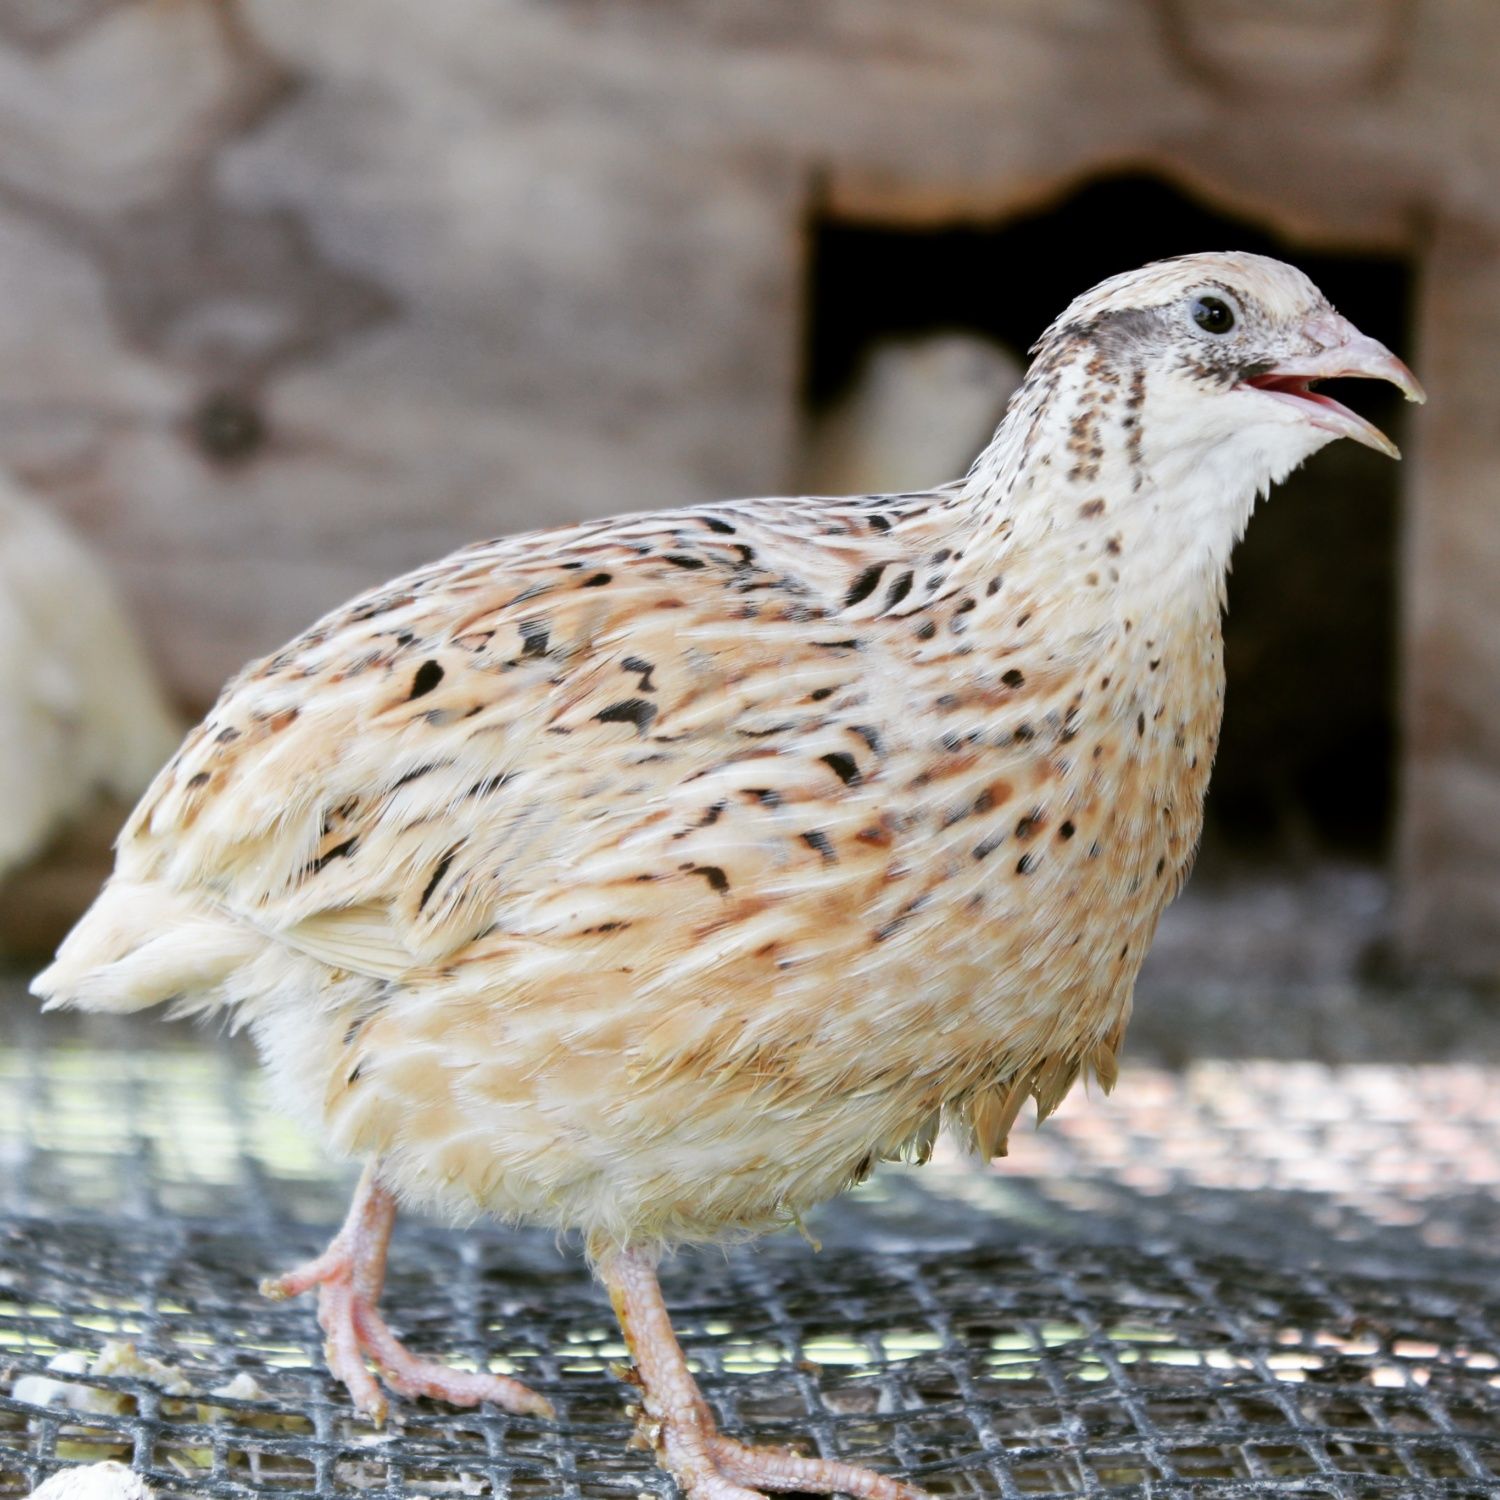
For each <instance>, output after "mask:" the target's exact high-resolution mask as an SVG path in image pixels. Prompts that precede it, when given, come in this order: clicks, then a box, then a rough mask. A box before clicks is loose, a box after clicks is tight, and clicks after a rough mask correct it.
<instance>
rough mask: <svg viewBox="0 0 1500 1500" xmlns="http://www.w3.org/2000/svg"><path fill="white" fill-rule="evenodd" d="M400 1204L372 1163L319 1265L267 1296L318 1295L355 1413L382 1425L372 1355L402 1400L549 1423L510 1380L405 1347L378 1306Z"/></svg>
mask: <svg viewBox="0 0 1500 1500" xmlns="http://www.w3.org/2000/svg"><path fill="white" fill-rule="evenodd" d="M395 1222H396V1200H395V1199H394V1198H393V1197H392V1196H391V1195H390V1194H389V1193H388V1192H387V1191H386V1190H385V1189H384V1188H383V1187H381V1186H380V1184H379V1182H377V1181H376V1177H375V1165H374V1163H373V1162H372V1163H371V1164H370V1165H369V1166H367V1167H366V1168H365V1171H364V1175H363V1176H362V1177H361V1178H360V1179H359V1186H358V1187H357V1188H356V1189H355V1190H354V1202H353V1203H351V1204H350V1205H349V1216H348V1218H346V1219H345V1220H344V1227H343V1228H342V1229H340V1230H339V1232H338V1233H337V1234H336V1235H335V1236H334V1237H333V1240H332V1241H331V1243H330V1244H329V1246H328V1248H327V1249H326V1250H325V1251H324V1252H323V1253H322V1254H321V1255H319V1256H318V1257H317V1258H316V1259H314V1260H310V1261H307V1262H305V1263H304V1264H303V1265H300V1266H296V1267H294V1268H293V1269H292V1270H290V1271H288V1272H287V1273H286V1274H285V1275H284V1276H276V1277H273V1278H271V1279H269V1280H267V1281H264V1282H262V1283H261V1288H260V1289H261V1291H262V1292H263V1293H264V1294H265V1295H266V1296H267V1297H274V1298H276V1299H278V1300H279V1299H281V1298H283V1297H298V1296H301V1294H302V1293H303V1292H306V1291H310V1290H311V1289H312V1288H313V1287H317V1289H318V1322H319V1323H320V1324H321V1325H322V1328H323V1333H324V1336H325V1342H324V1345H323V1349H324V1353H325V1355H326V1356H327V1359H328V1368H329V1369H330V1370H331V1371H332V1372H333V1374H334V1375H335V1376H336V1377H337V1378H338V1379H339V1380H341V1381H342V1382H343V1383H344V1385H345V1386H346V1387H347V1389H348V1391H349V1394H350V1396H352V1397H353V1398H354V1404H355V1406H356V1407H357V1408H358V1409H359V1410H360V1411H362V1412H364V1414H365V1415H366V1416H367V1417H369V1418H370V1419H371V1420H372V1421H374V1422H375V1423H376V1424H377V1425H378V1424H379V1423H381V1422H383V1421H384V1420H385V1414H386V1400H385V1396H384V1395H383V1394H382V1393H381V1390H380V1387H379V1385H377V1384H376V1382H375V1379H374V1377H373V1376H372V1375H371V1374H370V1371H369V1369H368V1368H367V1367H366V1365H365V1356H366V1355H367V1354H368V1355H369V1356H370V1357H371V1358H373V1359H374V1361H375V1363H376V1364H377V1365H378V1366H379V1367H380V1373H381V1375H382V1376H383V1377H384V1379H385V1383H386V1384H387V1385H388V1386H389V1387H390V1388H391V1389H392V1390H393V1391H395V1392H396V1394H397V1395H400V1396H432V1397H434V1398H436V1399H437V1400H439V1401H447V1402H448V1403H450V1404H451V1405H453V1406H478V1405H479V1403H480V1402H481V1401H492V1402H494V1404H495V1405H496V1406H500V1407H503V1408H504V1409H505V1410H506V1411H511V1412H518V1413H528V1414H530V1415H532V1416H540V1417H550V1416H551V1415H552V1403H551V1402H550V1401H548V1400H547V1399H546V1397H545V1396H539V1395H537V1393H536V1392H535V1391H532V1390H528V1389H527V1387H526V1386H524V1385H522V1384H521V1382H520V1381H519V1380H512V1379H510V1377H509V1376H506V1375H492V1374H488V1373H484V1374H478V1373H474V1372H472V1371H469V1370H455V1369H452V1368H451V1367H450V1366H448V1365H445V1364H442V1363H441V1362H440V1361H438V1360H435V1359H422V1358H420V1357H418V1356H417V1355H415V1354H413V1353H412V1352H411V1351H410V1350H409V1349H407V1348H406V1347H405V1345H403V1344H402V1343H401V1341H400V1340H399V1339H398V1338H397V1337H396V1335H395V1334H394V1333H392V1332H391V1329H390V1325H389V1324H388V1323H387V1322H386V1321H385V1319H384V1318H382V1317H381V1316H380V1313H379V1311H378V1310H377V1308H376V1304H377V1303H378V1302H379V1300H380V1291H381V1288H382V1287H383V1286H384V1285H385V1255H386V1247H387V1246H388V1245H389V1244H390V1239H391V1226H392V1225H393V1224H394V1223H395Z"/></svg>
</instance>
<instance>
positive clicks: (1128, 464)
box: [958, 349, 1266, 616]
mask: <svg viewBox="0 0 1500 1500" xmlns="http://www.w3.org/2000/svg"><path fill="white" fill-rule="evenodd" d="M1162 405H1163V403H1162V402H1161V401H1159V400H1158V401H1156V402H1153V392H1152V389H1151V380H1150V376H1149V373H1148V371H1147V370H1146V369H1145V367H1144V366H1142V365H1125V366H1111V365H1109V364H1107V363H1106V362H1105V361H1104V360H1103V359H1102V357H1101V356H1099V355H1098V354H1097V353H1093V354H1091V353H1090V352H1089V351H1088V350H1087V349H1085V350H1082V351H1078V352H1077V353H1075V354H1074V356H1073V357H1071V358H1058V359H1055V360H1052V361H1041V362H1039V363H1038V364H1037V365H1036V366H1034V367H1033V369H1032V371H1031V373H1030V375H1029V376H1028V378H1027V380H1026V382H1025V384H1024V385H1023V386H1022V387H1021V389H1020V390H1019V391H1018V392H1017V393H1016V396H1015V398H1014V399H1013V400H1012V402H1011V405H1010V408H1009V410H1008V411H1007V413H1006V416H1005V420H1004V421H1003V422H1002V424H1001V426H1000V429H999V431H998V432H997V433H996V435H995V438H994V440H993V442H992V443H991V444H990V446H989V447H988V448H987V449H986V450H985V451H984V453H982V454H981V455H980V457H979V459H978V460H977V461H976V463H975V465H974V467H973V469H972V470H971V471H970V474H969V477H968V480H967V482H966V484H965V487H964V490H963V492H962V497H961V499H960V500H959V502H958V505H959V507H960V508H961V509H964V510H966V511H967V513H968V525H969V528H970V535H969V541H968V546H967V548H966V551H967V553H968V556H969V558H970V561H971V566H973V567H976V568H978V569H979V570H981V571H988V570H991V569H993V570H996V571H1000V572H1002V573H1003V571H1004V568H1005V566H1006V563H1007V560H1011V561H1014V560H1015V559H1017V558H1021V557H1024V558H1025V559H1026V566H1027V568H1028V570H1030V569H1032V568H1036V569H1039V570H1044V571H1045V572H1046V573H1047V574H1048V575H1049V576H1050V577H1052V578H1054V579H1055V580H1056V583H1057V586H1058V587H1059V589H1062V590H1064V591H1066V592H1068V593H1070V594H1075V595H1076V597H1077V598H1078V600H1079V602H1080V603H1084V604H1086V603H1088V602H1090V601H1092V602H1093V603H1095V604H1097V605H1098V606H1099V609H1100V610H1102V611H1104V612H1110V611H1113V612H1115V613H1122V614H1130V613H1132V612H1134V613H1135V614H1140V613H1142V612H1151V613H1161V612H1162V611H1168V612H1177V611H1181V610H1186V611H1187V612H1188V613H1190V614H1192V615H1195V616H1197V615H1202V614H1204V613H1209V612H1212V613H1214V614H1215V615H1216V614H1217V613H1218V611H1219V610H1220V609H1221V608H1222V603H1223V594H1224V583H1225V576H1226V573H1227V570H1228V565H1229V555H1230V552H1231V550H1232V549H1233V547H1234V544H1235V542H1236V541H1238V539H1239V537H1240V535H1241V534H1242V533H1243V531H1244V529H1245V525H1246V522H1247V521H1248V520H1249V517H1250V512H1251V510H1252V509H1253V507H1254V504H1255V500H1256V497H1257V494H1258V492H1259V490H1260V489H1261V488H1262V486H1263V485H1264V483H1265V482H1266V476H1264V475H1262V474H1260V473H1259V472H1257V471H1256V469H1255V466H1254V465H1246V464H1245V463H1244V462H1243V458H1242V456H1241V455H1237V454H1236V453H1235V452H1233V451H1232V450H1228V451H1223V450H1219V449H1214V448H1211V447H1207V448H1201V449H1200V448H1196V447H1195V446H1194V445H1193V444H1192V443H1191V441H1183V440H1182V436H1181V434H1180V433H1177V432H1173V431H1171V430H1170V427H1171V417H1172V413H1171V410H1170V407H1168V409H1167V410H1166V411H1165V412H1163V411H1162V410H1161V408H1162ZM1085 613H1088V614H1095V613H1096V612H1095V611H1089V610H1085Z"/></svg>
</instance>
